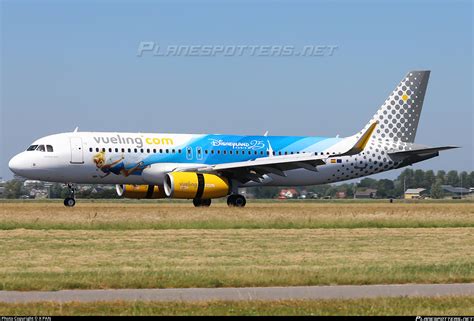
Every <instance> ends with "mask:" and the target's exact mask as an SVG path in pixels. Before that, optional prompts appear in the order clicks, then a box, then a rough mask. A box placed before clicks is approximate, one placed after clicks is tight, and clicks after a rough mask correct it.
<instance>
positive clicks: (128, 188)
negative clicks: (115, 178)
mask: <svg viewBox="0 0 474 321" xmlns="http://www.w3.org/2000/svg"><path fill="white" fill-rule="evenodd" d="M115 188H116V190H117V194H118V196H123V197H125V198H136V199H142V198H165V197H166V196H165V193H164V191H163V188H160V187H159V186H156V185H132V184H127V185H116V186H115Z"/></svg>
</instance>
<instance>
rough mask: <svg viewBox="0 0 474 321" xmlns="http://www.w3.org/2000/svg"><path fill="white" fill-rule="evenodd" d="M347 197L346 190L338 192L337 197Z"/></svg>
mask: <svg viewBox="0 0 474 321" xmlns="http://www.w3.org/2000/svg"><path fill="white" fill-rule="evenodd" d="M346 197H347V195H346V192H344V191H339V192H336V198H346Z"/></svg>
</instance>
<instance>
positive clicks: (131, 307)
mask: <svg viewBox="0 0 474 321" xmlns="http://www.w3.org/2000/svg"><path fill="white" fill-rule="evenodd" d="M0 314H1V315H438V316H442V315H447V316H453V315H473V314H474V297H473V296H465V297H463V296H457V297H456V296H455V297H436V298H422V297H414V298H407V297H401V298H375V299H354V300H292V301H290V300H288V301H239V302H226V301H211V302H192V303H185V302H140V301H139V302H122V301H115V302H96V303H89V302H88V303H78V302H70V303H62V304H61V303H52V302H40V303H28V304H4V303H0Z"/></svg>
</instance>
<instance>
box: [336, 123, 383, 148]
mask: <svg viewBox="0 0 474 321" xmlns="http://www.w3.org/2000/svg"><path fill="white" fill-rule="evenodd" d="M378 123H379V122H378V121H375V122H374V123H372V125H370V126H369V128H367V130H366V131H365V133H364V134H362V136H361V137H360V138H359V140H358V141H357V142H356V143H355V144H354V146H352V148H351V149H349V150H348V151H347V152H345V153H343V154H341V155H340V156H348V155H355V154H359V153H360V152H362V151H363V150H364V148H365V146H366V145H367V143H368V142H369V140H370V137H371V136H372V133H373V132H374V130H375V127H377V124H378Z"/></svg>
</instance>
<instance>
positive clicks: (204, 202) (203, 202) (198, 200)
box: [193, 198, 212, 207]
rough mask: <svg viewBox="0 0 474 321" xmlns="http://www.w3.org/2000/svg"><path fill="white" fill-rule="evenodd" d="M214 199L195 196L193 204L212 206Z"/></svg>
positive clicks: (196, 205)
mask: <svg viewBox="0 0 474 321" xmlns="http://www.w3.org/2000/svg"><path fill="white" fill-rule="evenodd" d="M211 202H212V200H211V199H210V198H205V199H202V198H195V199H193V204H194V206H195V207H209V206H211Z"/></svg>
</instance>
